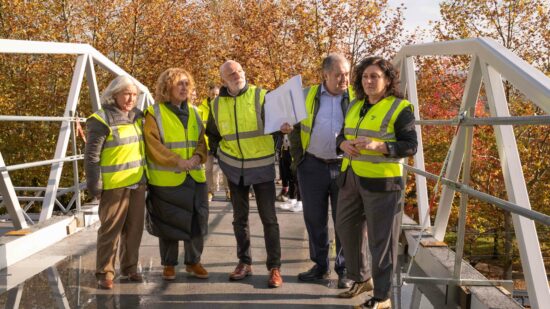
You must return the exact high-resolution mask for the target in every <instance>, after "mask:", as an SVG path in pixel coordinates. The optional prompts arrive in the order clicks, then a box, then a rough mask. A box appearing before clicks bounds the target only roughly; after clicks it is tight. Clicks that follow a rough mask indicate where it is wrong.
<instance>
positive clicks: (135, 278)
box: [127, 273, 143, 282]
mask: <svg viewBox="0 0 550 309" xmlns="http://www.w3.org/2000/svg"><path fill="white" fill-rule="evenodd" d="M127 278H128V280H129V281H132V282H143V276H142V275H141V274H140V273H131V274H128V276H127Z"/></svg>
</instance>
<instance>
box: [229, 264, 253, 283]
mask: <svg viewBox="0 0 550 309" xmlns="http://www.w3.org/2000/svg"><path fill="white" fill-rule="evenodd" d="M247 276H252V266H250V265H248V264H245V263H239V265H237V267H235V270H234V271H233V272H232V273H231V274H229V280H242V279H244V278H246V277H247Z"/></svg>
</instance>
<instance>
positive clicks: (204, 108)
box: [197, 99, 210, 150]
mask: <svg viewBox="0 0 550 309" xmlns="http://www.w3.org/2000/svg"><path fill="white" fill-rule="evenodd" d="M197 111H198V112H199V116H200V117H201V120H202V125H203V126H204V127H205V128H206V124H207V123H208V115H210V106H209V105H208V99H204V100H202V102H201V105H199V106H198V107H197ZM204 142H205V143H206V148H207V149H208V150H210V145H209V144H208V136H206V134H205V135H204Z"/></svg>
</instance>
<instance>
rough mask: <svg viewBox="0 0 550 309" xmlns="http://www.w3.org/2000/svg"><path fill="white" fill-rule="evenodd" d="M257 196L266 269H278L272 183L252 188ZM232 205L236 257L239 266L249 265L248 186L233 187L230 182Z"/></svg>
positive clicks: (278, 241)
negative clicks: (262, 229)
mask: <svg viewBox="0 0 550 309" xmlns="http://www.w3.org/2000/svg"><path fill="white" fill-rule="evenodd" d="M252 187H253V188H254V192H255V194H256V203H257V205H258V212H259V214H260V219H261V220H262V225H263V227H264V240H265V249H266V251H267V261H266V266H267V268H268V269H271V268H279V267H280V266H281V240H280V235H279V223H278V222H277V215H276V213H275V183H274V182H273V181H269V182H263V183H258V184H254V185H252ZM229 190H230V191H231V203H232V204H233V231H234V232H235V238H236V239H237V257H238V258H239V262H240V263H245V264H249V265H251V264H252V255H251V253H250V226H249V223H248V213H249V211H250V204H249V200H248V192H249V190H250V186H244V185H241V184H234V183H233V182H231V181H229Z"/></svg>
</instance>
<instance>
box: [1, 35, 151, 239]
mask: <svg viewBox="0 0 550 309" xmlns="http://www.w3.org/2000/svg"><path fill="white" fill-rule="evenodd" d="M0 54H65V55H76V63H75V66H74V71H73V76H72V81H71V87H70V90H69V94H68V97H67V101H66V105H65V112H64V114H63V115H62V116H59V117H47V116H8V115H0V121H59V122H61V128H60V130H59V136H58V139H57V144H56V149H55V153H54V157H53V158H52V159H51V160H44V161H37V162H26V163H21V164H15V165H10V166H6V164H5V162H4V159H3V157H2V153H1V152H0V195H1V203H2V204H3V205H4V206H5V207H6V208H7V210H8V213H9V215H10V218H11V219H12V222H13V225H14V227H15V228H17V229H23V228H26V227H27V226H28V225H27V222H26V221H25V217H26V218H27V219H29V220H30V217H29V216H28V215H26V213H25V212H26V210H27V209H28V208H29V207H30V206H29V204H27V205H26V206H25V207H21V205H20V203H19V202H20V201H30V202H40V201H42V210H41V212H40V218H39V221H45V220H47V219H49V218H50V217H51V216H52V212H53V208H54V205H58V206H59V207H60V208H61V209H62V210H63V211H64V212H67V211H69V210H70V209H71V207H72V206H73V205H76V208H77V210H79V209H80V191H81V190H82V188H83V187H84V183H80V181H79V178H78V162H77V161H78V160H82V159H83V155H72V156H67V155H66V153H67V148H68V146H69V142H71V144H72V153H73V154H76V153H77V145H76V134H75V133H76V130H75V124H76V123H77V122H84V121H85V118H79V117H75V111H76V107H77V105H78V102H79V100H78V98H79V95H80V89H81V86H82V82H83V80H84V75H85V76H86V81H87V84H88V88H89V91H90V101H91V102H90V103H91V104H92V111H94V112H95V111H97V110H98V109H100V100H99V96H100V94H99V90H98V86H97V80H96V73H95V67H94V65H95V64H97V65H99V66H100V67H101V68H103V69H105V70H107V71H108V72H110V73H111V74H113V75H115V76H118V75H128V76H130V75H129V74H128V73H127V72H125V71H124V70H123V69H122V68H120V67H119V66H117V65H116V64H115V63H113V62H112V61H110V60H109V59H108V58H107V57H105V56H104V55H102V54H101V53H100V52H99V51H97V50H96V49H95V48H93V47H91V46H90V45H88V44H72V43H52V42H34V41H20V40H0ZM130 77H131V78H133V77H132V76H130ZM133 79H134V78H133ZM134 81H135V82H136V85H137V86H138V88H139V90H140V91H141V94H140V96H139V97H138V101H137V102H138V103H137V105H138V107H139V108H141V109H143V108H144V107H145V106H147V105H149V104H152V103H153V98H152V96H151V94H150V92H149V90H148V89H147V87H145V86H144V85H143V84H141V83H140V82H139V81H137V80H136V79H134ZM66 162H72V163H73V178H74V181H73V182H74V184H73V186H72V187H69V188H65V189H60V188H59V183H60V179H61V172H62V169H63V164H64V163H66ZM44 165H51V170H50V175H49V178H48V183H47V186H46V187H43V188H39V189H40V191H42V192H44V196H43V197H42V196H38V195H36V196H34V197H23V196H18V195H17V194H16V191H32V190H23V189H21V188H19V189H18V188H15V187H14V186H13V183H12V181H11V179H10V176H9V172H10V171H14V170H18V169H25V168H30V167H36V166H44ZM67 193H73V197H72V198H71V200H70V201H69V203H68V205H66V206H63V205H62V204H61V203H60V202H59V200H58V199H57V198H58V196H60V195H63V194H67ZM29 222H31V223H32V222H33V221H32V220H30V221H29Z"/></svg>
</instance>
